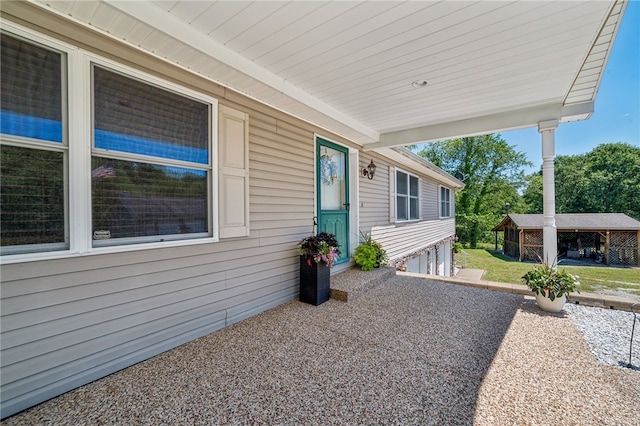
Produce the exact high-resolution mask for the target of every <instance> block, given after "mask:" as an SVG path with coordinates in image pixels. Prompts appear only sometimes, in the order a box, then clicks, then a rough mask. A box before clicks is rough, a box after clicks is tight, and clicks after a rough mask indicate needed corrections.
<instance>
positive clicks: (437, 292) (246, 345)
mask: <svg viewBox="0 0 640 426" xmlns="http://www.w3.org/2000/svg"><path fill="white" fill-rule="evenodd" d="M585 309H597V308H585ZM550 335H553V336H554V338H553V339H548V337H549V336H550ZM639 406H640V372H638V371H632V370H629V369H623V368H619V367H612V366H607V365H603V364H600V363H599V362H598V361H597V359H596V357H595V356H594V355H593V354H592V353H591V352H590V350H589V347H588V345H587V343H586V341H585V339H584V337H583V335H582V334H581V333H580V332H579V331H578V329H577V328H576V327H575V326H574V324H573V323H572V321H571V319H570V318H568V317H567V315H566V314H546V313H542V312H541V311H539V310H538V308H537V307H536V305H535V301H534V300H533V299H531V298H528V297H525V296H522V295H517V294H510V293H501V292H495V291H489V290H483V289H478V288H471V287H463V286H455V285H450V284H444V283H438V282H433V281H427V280H424V279H420V278H412V277H403V276H396V277H393V278H391V279H390V280H388V282H387V283H386V284H385V285H382V286H379V287H377V288H375V289H372V290H370V291H368V292H367V293H366V294H364V295H363V296H362V297H360V298H358V299H357V300H354V301H353V302H351V301H350V302H349V303H344V302H340V301H337V300H329V301H328V302H326V303H325V304H323V305H321V306H319V307H314V306H311V305H306V304H303V303H300V302H298V301H294V302H290V303H287V304H284V305H281V306H279V307H277V308H274V309H271V310H269V311H267V312H264V313H262V314H260V315H257V316H255V317H253V318H250V319H248V320H245V321H242V322H240V323H238V324H235V325H233V326H230V327H227V328H225V329H223V330H220V331H218V332H215V333H212V334H210V335H208V336H205V337H203V338H200V339H198V340H196V341H194V342H191V343H189V344H186V345H183V346H181V347H179V348H176V349H174V350H171V351H168V352H165V353H163V354H161V355H159V356H157V357H155V358H152V359H150V360H148V361H145V362H142V363H140V364H137V365H135V366H133V367H130V368H128V369H125V370H122V371H120V372H118V373H115V374H113V375H111V376H108V377H106V378H104V379H101V380H98V381H96V382H93V383H90V384H88V385H86V386H83V387H81V388H79V389H76V390H74V391H71V392H69V393H67V394H64V395H62V396H60V397H57V398H55V399H52V400H50V401H47V402H45V403H43V404H40V405H38V406H36V407H33V408H31V409H29V410H27V411H24V412H22V413H20V414H18V415H15V416H13V417H10V418H8V419H5V420H4V421H3V422H2V424H3V425H27V424H28V425H38V424H52V425H65V424H68V425H71V424H73V425H82V424H87V425H89V424H119V425H123V424H144V425H178V424H194V425H196V424H215V425H218V424H221V425H244V424H264V425H332V424H340V425H342V424H345V425H361V424H385V425H386V424H397V425H412V424H416V425H417V424H419V425H525V424H526V425H549V424H562V425H589V424H593V425H596V424H597V425H639V424H640V408H639Z"/></svg>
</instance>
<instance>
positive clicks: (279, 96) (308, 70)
mask: <svg viewBox="0 0 640 426" xmlns="http://www.w3.org/2000/svg"><path fill="white" fill-rule="evenodd" d="M34 8H37V9H39V11H40V12H42V11H46V12H47V13H51V14H56V15H57V16H58V17H59V18H63V19H65V20H69V21H73V22H75V23H78V24H80V25H83V26H85V27H86V28H90V29H91V30H94V31H98V32H101V33H103V34H104V35H106V36H108V37H110V38H112V39H114V40H118V41H119V42H122V43H125V44H128V45H129V46H132V47H134V48H135V49H139V50H141V51H143V52H145V53H147V54H150V55H153V56H156V57H158V58H162V59H163V60H165V61H168V62H171V63H173V64H175V65H176V66H179V67H181V68H183V69H185V70H188V71H189V72H192V73H195V74H197V75H199V76H201V77H204V78H206V79H209V80H211V81H213V82H215V83H217V84H219V85H221V86H223V87H226V88H228V89H230V90H233V91H236V92H238V93H241V94H243V95H245V96H248V97H250V98H252V99H255V100H257V101H259V102H261V103H264V104H267V105H269V106H272V107H274V108H276V109H278V110H281V111H284V112H286V113H288V114H292V115H294V116H296V117H298V118H300V119H302V120H305V121H308V122H310V123H313V124H314V125H316V126H319V127H321V128H324V129H326V130H327V131H330V132H333V133H335V134H337V135H340V136H342V137H345V138H347V139H349V140H351V141H353V142H355V143H358V144H360V145H361V146H363V147H364V148H365V149H379V148H386V147H392V146H399V145H407V144H415V143H419V142H425V141H433V140H439V139H446V138H453V137H460V136H468V135H476V134H483V133H491V132H496V131H504V130H510V129H517V128H524V127H532V126H536V125H537V124H538V123H539V122H540V121H547V120H556V121H558V122H566V121H574V120H584V119H587V118H588V117H589V116H590V115H591V114H592V113H593V110H594V101H595V98H596V94H597V91H598V86H599V84H600V80H601V78H602V74H603V72H604V68H605V66H606V62H607V59H608V56H609V52H610V50H611V47H612V45H613V42H614V40H615V35H616V33H617V30H618V27H619V24H620V21H621V18H622V15H623V14H624V10H625V8H626V1H624V0H607V1H576V2H558V1H542V2H525V1H523V2H485V1H465V2H436V1H421V2H396V1H379V2H378V1H376V2H373V1H371V2H325V1H317V2H302V1H292V2H289V1H278V0H276V1H269V2H260V1H258V2H250V1H216V2H197V1H196V2H194V1H175V0H173V1H150V0H139V1H122V0H103V1H80V0H76V1H64V2H58V1H53V2H52V1H47V0H28V1H21V2H2V12H3V15H4V14H8V15H12V14H17V15H20V14H22V15H23V16H22V19H23V20H25V21H27V22H29V21H30V19H29V17H28V16H27V15H29V9H30V10H31V11H34V10H35V9H34ZM52 31H54V32H55V31H62V32H64V29H52ZM412 82H415V83H417V84H414V85H412Z"/></svg>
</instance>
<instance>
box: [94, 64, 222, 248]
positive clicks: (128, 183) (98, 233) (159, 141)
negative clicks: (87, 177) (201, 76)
mask: <svg viewBox="0 0 640 426" xmlns="http://www.w3.org/2000/svg"><path fill="white" fill-rule="evenodd" d="M93 88H94V89H93V93H94V156H93V159H92V167H91V169H92V170H91V182H92V186H91V187H92V218H93V219H92V222H93V239H94V245H101V244H114V243H118V244H122V243H125V242H127V241H125V240H124V239H132V240H130V241H128V242H131V243H135V242H147V241H161V240H164V239H165V238H168V239H182V238H190V237H195V236H202V235H203V233H207V232H210V230H209V228H210V227H209V213H208V206H209V205H210V204H211V203H209V196H208V195H209V192H210V191H209V181H210V179H209V177H210V173H211V169H210V166H209V163H210V159H209V149H210V148H209V140H210V136H209V116H210V106H209V104H206V103H202V102H199V101H196V100H194V99H191V98H188V97H186V96H182V95H179V94H176V93H173V92H170V91H168V90H165V89H163V88H159V87H157V86H154V85H151V84H148V83H145V82H143V81H140V80H137V79H134V78H130V77H126V76H123V75H121V74H118V73H116V72H113V71H109V70H107V69H104V68H101V67H98V66H94V69H93ZM113 152H115V153H118V155H117V156H115V155H113V154H112V153H113ZM127 157H129V158H127ZM154 159H156V160H154ZM114 240H115V241H114Z"/></svg>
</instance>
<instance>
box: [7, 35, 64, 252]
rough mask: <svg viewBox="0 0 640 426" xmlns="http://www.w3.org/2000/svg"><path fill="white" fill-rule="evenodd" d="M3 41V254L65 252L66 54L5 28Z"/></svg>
mask: <svg viewBox="0 0 640 426" xmlns="http://www.w3.org/2000/svg"><path fill="white" fill-rule="evenodd" d="M1 42H2V49H1V60H0V63H1V66H2V70H1V73H0V76H1V78H0V80H1V86H0V94H1V101H0V106H1V111H0V120H1V121H0V149H1V160H0V180H1V181H2V186H1V190H0V191H1V205H2V209H1V213H0V234H1V235H0V241H1V244H2V253H3V254H12V253H29V252H38V251H51V250H64V249H67V248H68V247H69V232H68V219H67V201H66V199H67V194H66V188H67V185H66V182H65V179H66V177H65V176H66V173H65V168H66V163H67V161H68V148H67V146H68V145H67V141H66V130H65V129H66V122H65V120H64V119H63V117H66V113H65V111H66V97H65V95H64V94H63V87H64V86H65V85H66V84H64V75H63V72H62V71H63V69H64V67H65V66H66V55H65V54H64V53H62V52H57V51H55V50H53V49H50V48H47V47H44V46H40V45H38V44H36V43H32V42H28V41H25V40H23V39H20V38H18V37H13V36H11V35H8V34H4V33H3V34H2V35H1Z"/></svg>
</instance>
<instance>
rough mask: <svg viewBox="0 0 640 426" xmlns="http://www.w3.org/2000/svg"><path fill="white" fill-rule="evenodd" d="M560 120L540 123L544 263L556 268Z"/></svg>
mask: <svg viewBox="0 0 640 426" xmlns="http://www.w3.org/2000/svg"><path fill="white" fill-rule="evenodd" d="M557 127H558V120H548V121H542V122H540V123H538V132H540V134H541V135H542V204H543V207H542V213H543V217H544V222H543V227H542V243H543V247H542V252H543V259H542V260H543V261H544V263H546V264H547V265H549V266H555V265H556V262H557V255H558V230H557V228H556V191H555V176H554V160H555V132H556V128H557Z"/></svg>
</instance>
